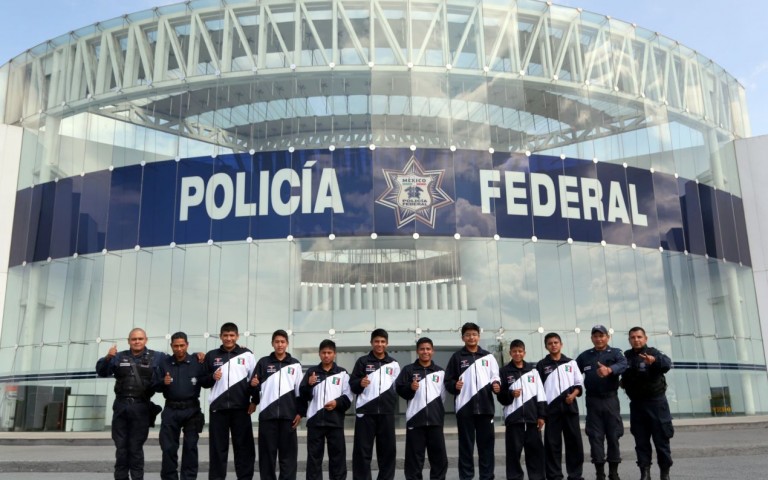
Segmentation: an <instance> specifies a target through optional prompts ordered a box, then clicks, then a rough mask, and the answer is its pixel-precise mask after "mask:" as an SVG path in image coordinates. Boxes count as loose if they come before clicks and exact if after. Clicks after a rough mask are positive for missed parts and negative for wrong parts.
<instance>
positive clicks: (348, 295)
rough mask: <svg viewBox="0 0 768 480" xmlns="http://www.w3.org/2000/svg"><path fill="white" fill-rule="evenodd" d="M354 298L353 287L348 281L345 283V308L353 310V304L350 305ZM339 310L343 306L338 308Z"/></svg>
mask: <svg viewBox="0 0 768 480" xmlns="http://www.w3.org/2000/svg"><path fill="white" fill-rule="evenodd" d="M351 298H352V288H351V285H350V284H348V283H345V284H344V310H352V305H350V302H351ZM337 309H338V310H341V308H337Z"/></svg>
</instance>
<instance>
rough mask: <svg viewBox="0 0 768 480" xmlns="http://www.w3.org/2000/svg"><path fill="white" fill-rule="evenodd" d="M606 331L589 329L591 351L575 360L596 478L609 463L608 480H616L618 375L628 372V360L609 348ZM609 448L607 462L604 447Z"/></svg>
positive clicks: (621, 431) (602, 475)
mask: <svg viewBox="0 0 768 480" xmlns="http://www.w3.org/2000/svg"><path fill="white" fill-rule="evenodd" d="M609 339H610V337H609V336H608V329H607V328H605V326H603V325H595V326H594V327H592V345H594V348H591V349H589V350H587V351H585V352H582V353H581V355H579V356H578V357H577V358H576V363H577V364H578V366H579V370H581V371H582V373H583V374H584V387H585V388H586V393H587V402H586V403H587V421H586V428H585V430H586V434H587V438H588V439H589V447H590V450H591V453H592V463H594V464H595V478H596V479H597V480H605V462H606V459H607V460H608V467H609V473H608V478H609V479H610V480H619V463H621V452H620V451H619V438H621V436H622V435H624V423H623V422H622V420H621V409H620V406H619V397H618V395H617V392H618V390H619V375H621V374H622V373H624V370H626V369H627V359H626V358H624V355H623V354H622V353H621V350H619V349H618V348H611V347H610V346H609V345H608V340H609ZM606 443H607V445H608V455H607V458H606V454H605V444H606Z"/></svg>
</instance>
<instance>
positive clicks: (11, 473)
mask: <svg viewBox="0 0 768 480" xmlns="http://www.w3.org/2000/svg"><path fill="white" fill-rule="evenodd" d="M675 429H676V433H675V437H674V438H673V439H672V453H673V457H674V458H675V462H676V464H675V468H674V473H675V475H674V478H701V479H709V478H723V477H725V476H726V475H728V476H732V473H733V472H734V471H736V472H739V474H740V477H741V478H762V477H763V476H764V474H765V472H766V471H768V460H766V458H768V455H766V454H768V416H757V417H727V418H702V419H681V420H676V421H675ZM305 433H306V432H305V431H300V440H299V441H300V445H299V452H300V453H299V471H300V472H302V473H300V477H303V472H304V469H305V462H304V459H305V456H306V453H305V447H304V440H305ZM347 438H348V439H350V440H351V439H352V432H351V431H348V432H347ZM207 443H208V438H207V433H204V435H203V438H202V439H201V446H200V471H201V475H200V478H205V477H206V476H207V470H208V448H207ZM404 443H405V436H404V432H403V431H401V430H398V436H397V451H398V475H399V476H398V477H397V478H403V477H402V458H403V451H404ZM446 444H447V449H448V455H449V461H450V466H451V467H450V473H449V478H457V476H456V475H457V474H456V455H457V451H458V445H457V440H456V433H455V428H454V427H449V428H447V429H446ZM584 445H585V448H588V447H587V446H588V442H587V441H586V439H585V441H584ZM495 450H496V464H497V469H496V470H497V471H496V473H497V475H498V478H504V437H503V427H502V426H500V425H499V426H497V434H496V448H495ZM144 451H145V455H146V471H147V473H148V475H147V478H158V475H157V472H159V470H160V448H159V446H158V443H157V431H156V430H155V431H152V432H151V433H150V439H149V440H148V441H147V444H146V446H145V448H144ZM351 453H352V445H351V442H348V444H347V456H348V460H349V463H351ZM585 454H586V458H589V454H588V452H585ZM622 456H623V458H624V463H622V466H621V473H622V477H623V478H625V479H631V478H634V477H635V476H637V469H636V467H635V465H634V461H635V454H634V442H633V438H632V436H631V435H630V434H629V428H628V426H627V428H626V433H625V436H624V438H623V439H622ZM231 458H232V457H231V455H230V467H231V466H232V465H231V464H232V460H231ZM113 463H114V447H113V444H112V440H111V438H110V435H109V432H74V433H59V432H55V433H49V432H40V433H35V432H0V480H8V479H19V480H25V479H30V480H31V479H32V478H35V479H41V480H42V479H46V478H49V479H54V478H56V479H59V480H65V479H69V478H72V479H75V478H77V479H78V480H90V479H91V478H109V474H110V473H111V472H112V466H113ZM374 465H375V459H374ZM257 468H258V465H257ZM752 470H754V473H755V475H746V476H745V475H741V474H742V473H746V472H749V471H752ZM25 472H26V473H25ZM32 472H34V473H32ZM350 472H351V465H350ZM694 472H695V475H694ZM718 472H719V473H718ZM425 473H426V472H425ZM584 473H585V474H586V477H585V478H591V477H592V475H593V470H592V466H591V465H585V468H584ZM69 474H72V476H68V475H69ZM49 475H50V476H49ZM54 475H55V477H54ZM75 475H76V476H75ZM350 475H351V473H350ZM654 476H656V475H654Z"/></svg>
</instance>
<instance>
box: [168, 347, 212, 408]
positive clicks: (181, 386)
mask: <svg viewBox="0 0 768 480" xmlns="http://www.w3.org/2000/svg"><path fill="white" fill-rule="evenodd" d="M166 373H170V374H171V379H172V381H171V384H170V385H166V384H165V382H164V377H165V374H166ZM207 374H208V371H207V370H206V367H205V364H204V363H200V362H198V361H197V357H195V356H194V355H187V357H186V358H185V359H184V360H182V361H181V362H179V361H177V360H176V357H174V356H173V355H167V356H166V357H165V358H164V359H163V361H162V362H161V363H160V366H159V367H158V369H157V378H158V380H159V384H158V385H157V388H156V390H157V391H158V392H162V393H163V396H164V397H165V399H166V400H170V401H173V402H181V401H186V400H194V399H197V398H200V388H201V387H202V386H203V385H202V383H203V381H204V379H205V376H206V375H207Z"/></svg>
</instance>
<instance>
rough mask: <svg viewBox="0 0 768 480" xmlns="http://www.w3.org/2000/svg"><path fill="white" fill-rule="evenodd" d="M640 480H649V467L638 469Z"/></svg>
mask: <svg viewBox="0 0 768 480" xmlns="http://www.w3.org/2000/svg"><path fill="white" fill-rule="evenodd" d="M640 480H651V467H640Z"/></svg>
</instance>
